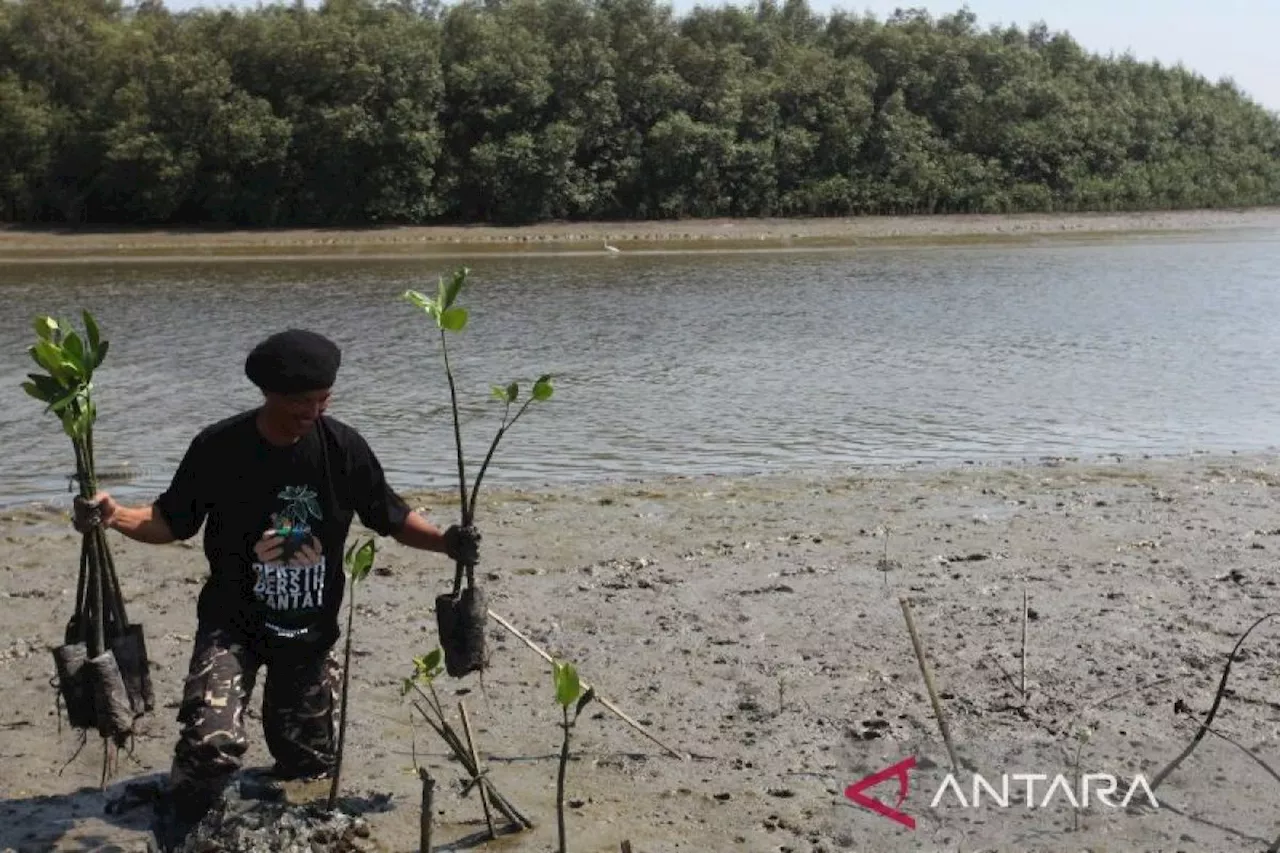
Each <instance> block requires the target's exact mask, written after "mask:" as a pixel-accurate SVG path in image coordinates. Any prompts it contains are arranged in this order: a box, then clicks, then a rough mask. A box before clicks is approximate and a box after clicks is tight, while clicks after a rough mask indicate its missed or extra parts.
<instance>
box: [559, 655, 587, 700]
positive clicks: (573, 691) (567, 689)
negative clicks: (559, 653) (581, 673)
mask: <svg viewBox="0 0 1280 853" xmlns="http://www.w3.org/2000/svg"><path fill="white" fill-rule="evenodd" d="M554 666H555V677H556V701H557V702H559V703H560V704H561V706H563V707H565V708H568V707H569V706H570V705H572V704H573V703H574V702H576V701H578V696H579V695H580V694H581V693H582V684H581V682H579V681H578V671H577V670H576V669H574V668H573V664H571V663H556V664H554Z"/></svg>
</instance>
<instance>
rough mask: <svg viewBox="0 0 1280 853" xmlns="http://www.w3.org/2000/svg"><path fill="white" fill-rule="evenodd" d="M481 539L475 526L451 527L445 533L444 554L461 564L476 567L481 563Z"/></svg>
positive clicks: (458, 525) (455, 525) (457, 525)
mask: <svg viewBox="0 0 1280 853" xmlns="http://www.w3.org/2000/svg"><path fill="white" fill-rule="evenodd" d="M480 538H481V537H480V531H479V530H477V529H476V528H475V525H467V526H466V527H463V526H462V525H460V524H454V525H451V526H450V527H449V529H448V530H446V531H445V532H444V552H445V553H446V554H448V555H449V557H450V558H451V559H453V560H455V561H457V562H459V563H465V564H466V565H469V566H474V565H475V564H476V563H478V562H480Z"/></svg>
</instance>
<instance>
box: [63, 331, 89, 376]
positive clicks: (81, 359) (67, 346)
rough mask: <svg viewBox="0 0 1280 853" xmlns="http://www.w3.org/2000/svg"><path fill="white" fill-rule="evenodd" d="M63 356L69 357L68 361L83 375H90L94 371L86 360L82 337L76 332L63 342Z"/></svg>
mask: <svg viewBox="0 0 1280 853" xmlns="http://www.w3.org/2000/svg"><path fill="white" fill-rule="evenodd" d="M62 354H63V355H65V356H66V357H67V361H69V362H71V363H72V364H73V365H75V368H76V371H77V372H79V373H80V374H81V375H85V374H88V373H89V372H90V371H92V369H93V368H92V367H91V366H90V365H89V362H88V360H87V359H86V358H85V351H84V341H82V340H80V336H79V335H77V334H76V333H75V332H71V333H69V334H68V335H67V336H66V338H64V339H63V341H62Z"/></svg>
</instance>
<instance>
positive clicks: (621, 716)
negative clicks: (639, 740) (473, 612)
mask: <svg viewBox="0 0 1280 853" xmlns="http://www.w3.org/2000/svg"><path fill="white" fill-rule="evenodd" d="M489 615H490V616H491V617H493V620H494V621H495V622H497V623H498V624H499V625H501V626H502V627H503V628H506V629H507V631H508V632H510V633H511V635H512V636H514V637H515V638H516V639H517V640H519V641H520V642H522V643H524V644H525V645H526V646H528V647H529V648H530V649H531V650H533V651H534V652H536V653H537V654H538V655H539V656H541V657H542V659H543V660H545V661H546V662H547V663H555V659H554V658H552V657H551V655H549V654H547V652H546V651H545V650H543V649H542V647H541V646H539V645H538V644H537V643H535V642H534V641H533V640H530V639H529V638H528V637H526V636H525V635H524V634H522V633H520V631H519V629H517V628H516V627H515V626H514V625H512V624H511V623H510V622H508V621H507V620H506V619H503V618H502V617H501V616H499V615H498V614H497V613H494V612H493V611H492V610H490V611H489ZM581 684H582V690H583V692H584V693H585V692H586V691H587V690H590V689H591V685H589V684H587V682H586V681H582V682H581ZM595 698H596V701H597V702H599V703H600V704H601V705H603V706H605V707H606V708H608V709H609V710H610V711H612V712H613V713H614V714H615V715H616V716H617V717H618V718H619V719H620V720H622V721H623V722H624V723H626V724H627V725H628V726H630V727H631V728H633V729H635V730H636V731H637V732H639V733H640V734H642V735H644V736H645V737H646V738H648V739H649V740H651V741H653V742H654V743H656V744H657V745H658V746H660V747H662V748H663V749H665V750H666V751H667V752H669V753H671V754H672V755H674V756H675V757H676V758H679V759H680V760H681V761H688V760H689V758H690V756H689V754H688V753H687V752H681V751H680V750H678V749H676V748H675V747H673V746H668V745H667V744H665V743H663V742H662V741H661V740H659V739H658V738H656V737H654V736H653V735H652V734H650V733H649V731H648V730H646V729H645V727H644V726H642V725H640V724H639V723H637V722H636V721H635V720H633V719H631V717H629V716H627V714H626V713H625V712H623V710H622V709H621V708H619V707H618V706H617V705H615V704H613V703H612V702H610V701H609V700H608V699H606V698H604V697H603V696H601V695H600V693H599V691H597V692H596V695H595Z"/></svg>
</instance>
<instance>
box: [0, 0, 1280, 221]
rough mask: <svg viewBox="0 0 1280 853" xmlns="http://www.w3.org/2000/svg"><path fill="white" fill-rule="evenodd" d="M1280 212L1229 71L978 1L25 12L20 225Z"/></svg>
mask: <svg viewBox="0 0 1280 853" xmlns="http://www.w3.org/2000/svg"><path fill="white" fill-rule="evenodd" d="M1277 202H1280V117H1278V116H1277V115H1276V114H1275V113H1273V112H1270V111H1268V110H1266V109H1264V108H1262V107H1261V106H1259V105H1257V104H1256V103H1254V102H1252V101H1250V100H1248V99H1247V98H1245V97H1244V96H1243V95H1242V93H1241V92H1240V91H1239V90H1238V89H1237V88H1236V87H1235V86H1234V85H1233V84H1231V83H1230V82H1221V83H1212V82H1209V81H1207V80H1205V79H1203V78H1202V77H1200V76H1198V75H1196V74H1193V73H1192V72H1190V71H1188V70H1186V69H1183V68H1181V67H1175V68H1166V67H1160V66H1159V65H1155V64H1149V63H1141V62H1137V61H1135V60H1133V59H1132V58H1130V57H1121V58H1104V57H1099V56H1095V55H1092V54H1089V53H1086V52H1085V51H1084V50H1082V49H1081V48H1080V46H1079V45H1077V44H1076V43H1075V42H1074V41H1073V40H1072V39H1071V38H1070V37H1069V36H1067V35H1065V34H1056V33H1052V32H1050V31H1049V30H1048V29H1047V28H1046V27H1044V26H1043V25H1037V26H1034V27H1032V28H1031V29H1029V30H1026V31H1023V30H1020V29H1017V28H993V29H989V30H983V29H981V28H980V27H979V26H978V25H977V22H976V20H975V18H974V16H973V15H972V14H970V13H969V12H968V11H967V10H962V11H960V12H957V13H954V14H950V15H947V16H944V17H941V18H936V19H935V18H932V17H930V16H929V15H928V14H926V13H925V12H922V11H916V10H909V11H902V12H899V13H898V14H896V15H895V16H893V17H892V18H891V19H889V20H888V21H878V20H876V19H874V18H871V17H865V16H859V15H855V14H846V13H843V12H839V13H835V14H832V15H830V16H828V17H821V16H818V15H816V14H814V13H813V12H812V11H811V10H810V9H809V8H808V6H807V5H806V3H805V0H785V3H784V5H778V4H777V3H776V2H774V0H761V2H759V3H758V5H756V6H754V7H719V8H699V9H696V10H695V11H693V12H690V13H688V14H687V15H684V16H676V15H675V14H674V13H673V11H672V10H671V8H670V7H669V6H665V5H659V4H658V3H657V2H655V0H463V2H460V3H458V4H456V5H450V6H447V7H444V6H441V5H439V4H438V3H437V2H433V0H428V2H414V0H328V2H326V3H325V4H324V6H323V8H320V9H310V10H308V9H305V8H302V7H301V6H295V5H293V4H280V5H275V6H263V7H260V8H258V9H255V10H247V11H240V12H230V11H212V10H205V11H198V12H190V13H182V14H174V13H170V12H168V11H166V10H165V9H164V7H163V5H162V4H161V3H159V2H156V0H143V2H141V3H139V4H137V5H136V6H130V7H127V8H122V7H121V5H120V3H119V2H118V0H0V220H8V221H14V222H73V223H197V222H203V223H227V224H238V225H302V224H374V223H424V222H436V221H454V222H458V221H465V222H530V221H539V220H547V219H566V218H569V219H603V218H611V219H633V218H671V217H690V216H696V217H703V216H742V217H750V216H808V215H832V214H858V213H910V212H942V211H957V212H968V211H973V212H1007V211H1028V210H1115V209H1125V208H1169V207H1213V206H1244V205H1255V204H1273V203H1277Z"/></svg>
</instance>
